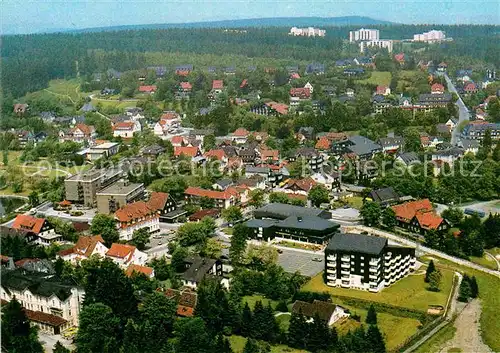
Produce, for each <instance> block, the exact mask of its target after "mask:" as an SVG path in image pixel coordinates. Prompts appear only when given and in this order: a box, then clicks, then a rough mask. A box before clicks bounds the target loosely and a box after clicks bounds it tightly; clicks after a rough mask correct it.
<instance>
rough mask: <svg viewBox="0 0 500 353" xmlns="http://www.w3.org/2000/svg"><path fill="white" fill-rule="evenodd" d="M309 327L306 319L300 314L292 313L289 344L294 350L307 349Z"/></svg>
mask: <svg viewBox="0 0 500 353" xmlns="http://www.w3.org/2000/svg"><path fill="white" fill-rule="evenodd" d="M307 333H308V326H307V322H306V318H305V317H304V315H303V314H302V313H301V312H300V313H292V317H291V318H290V326H289V327H288V344H289V345H290V347H294V348H305V346H306V342H307V340H308V337H307Z"/></svg>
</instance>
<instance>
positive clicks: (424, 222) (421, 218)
mask: <svg viewBox="0 0 500 353" xmlns="http://www.w3.org/2000/svg"><path fill="white" fill-rule="evenodd" d="M415 217H417V220H418V223H419V224H420V226H421V227H422V228H423V229H437V228H438V227H439V225H440V224H441V223H442V222H443V219H442V218H441V217H439V216H438V215H437V214H435V213H434V212H423V213H422V212H417V214H416V215H415Z"/></svg>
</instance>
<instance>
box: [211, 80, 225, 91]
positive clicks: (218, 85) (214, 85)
mask: <svg viewBox="0 0 500 353" xmlns="http://www.w3.org/2000/svg"><path fill="white" fill-rule="evenodd" d="M223 88H224V81H223V80H213V81H212V89H223Z"/></svg>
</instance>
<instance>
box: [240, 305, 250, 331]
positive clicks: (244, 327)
mask: <svg viewBox="0 0 500 353" xmlns="http://www.w3.org/2000/svg"><path fill="white" fill-rule="evenodd" d="M252 331H253V314H252V310H251V309H250V306H249V305H248V303H245V306H244V307H243V311H242V313H241V325H240V333H241V334H242V335H243V336H245V337H250V336H251V335H252Z"/></svg>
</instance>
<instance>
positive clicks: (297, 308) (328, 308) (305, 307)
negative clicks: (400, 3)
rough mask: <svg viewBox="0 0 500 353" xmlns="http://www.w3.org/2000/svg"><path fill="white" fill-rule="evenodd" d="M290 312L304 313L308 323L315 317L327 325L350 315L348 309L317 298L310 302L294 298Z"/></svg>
mask: <svg viewBox="0 0 500 353" xmlns="http://www.w3.org/2000/svg"><path fill="white" fill-rule="evenodd" d="M292 314H302V315H304V316H305V318H306V322H308V323H311V322H314V319H315V318H319V319H320V320H321V321H323V322H324V323H326V325H328V326H331V325H333V324H334V323H336V322H337V321H339V320H341V319H343V318H347V317H349V315H350V314H349V313H348V311H347V310H346V309H344V308H342V307H341V306H338V305H335V304H332V303H329V302H324V301H321V300H317V299H315V300H314V301H313V302H312V303H308V302H304V301H301V300H296V301H295V302H294V303H293V306H292Z"/></svg>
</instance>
